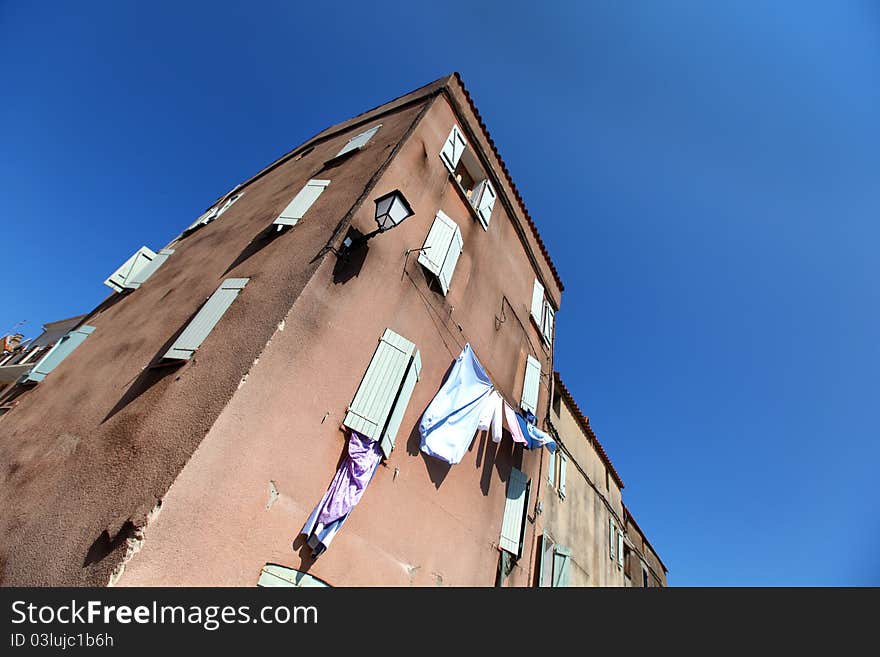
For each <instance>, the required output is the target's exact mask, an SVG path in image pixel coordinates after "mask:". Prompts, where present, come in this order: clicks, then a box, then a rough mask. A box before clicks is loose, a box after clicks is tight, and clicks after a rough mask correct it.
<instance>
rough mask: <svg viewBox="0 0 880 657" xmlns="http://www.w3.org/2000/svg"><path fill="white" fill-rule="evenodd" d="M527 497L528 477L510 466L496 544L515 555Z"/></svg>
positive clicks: (517, 554) (523, 522) (521, 530)
mask: <svg viewBox="0 0 880 657" xmlns="http://www.w3.org/2000/svg"><path fill="white" fill-rule="evenodd" d="M528 497H529V495H528V477H526V475H525V474H524V473H523V472H521V471H520V470H518V469H517V468H511V470H510V478H509V479H508V480H507V502H506V503H505V505H504V518H503V519H502V521H501V539H500V540H499V542H498V546H499V547H500V548H501V549H502V550H506V551H507V552H510V553H511V554H512V555H514V556H516V557H519V555H520V552H521V549H522V534H523V525H524V524H525V512H526V508H527V505H528Z"/></svg>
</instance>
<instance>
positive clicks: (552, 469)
mask: <svg viewBox="0 0 880 657" xmlns="http://www.w3.org/2000/svg"><path fill="white" fill-rule="evenodd" d="M545 452H546V454H547V483H549V484H550V486H552V487H553V488H556V452H551V451H550V450H545ZM560 453H561V452H560Z"/></svg>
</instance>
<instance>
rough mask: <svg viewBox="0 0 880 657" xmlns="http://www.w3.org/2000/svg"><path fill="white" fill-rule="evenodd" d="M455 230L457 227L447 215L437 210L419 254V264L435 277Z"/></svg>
mask: <svg viewBox="0 0 880 657" xmlns="http://www.w3.org/2000/svg"><path fill="white" fill-rule="evenodd" d="M457 230H458V225H457V224H456V223H455V222H454V221H453V220H452V219H451V218H450V217H449V215H447V214H446V213H445V212H443V211H442V210H439V211H438V212H437V217H436V218H435V219H434V223H433V224H431V230H429V231H428V237H427V238H425V244H424V245H423V246H422V249H423V250H422V251H420V252H419V264H421V265H424V266H425V269H427V270H428V271H429V272H431V273H432V274H434V275H435V276H439V275H440V270H441V269H443V262H444V261H445V260H446V254H447V253H448V251H449V245H450V244H452V236H453V235H455V231H457Z"/></svg>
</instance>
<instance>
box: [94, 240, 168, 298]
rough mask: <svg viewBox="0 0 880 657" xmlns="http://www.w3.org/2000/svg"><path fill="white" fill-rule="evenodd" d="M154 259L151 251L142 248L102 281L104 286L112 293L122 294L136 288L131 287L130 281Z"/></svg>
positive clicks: (154, 256)
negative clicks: (126, 290)
mask: <svg viewBox="0 0 880 657" xmlns="http://www.w3.org/2000/svg"><path fill="white" fill-rule="evenodd" d="M155 258H156V254H155V253H153V251H152V250H150V249H148V248H147V247H145V246H142V247H141V248H139V249H138V250H137V251H135V253H134V255H133V256H131V257H130V258H129V259H128V260H126V261H125V263H123V265H122V266H121V267H120V268H119V269H117V270H116V271H115V272H113V273H112V274H110V276H109V277H108V278H107V280H105V281H104V285H106V286H107V287H109V288H110V289H111V290H113V291H114V292H122V291H123V290H125V289H131V288H132V287H136V286H132V285H131V281H132V280H134V278H135V277H136V276H137V274H138V273H139V272H140V271H142V270H143V269H145V268H147V267H148V266H149V265H150V263H151V262H152V261H153V260H154V259H155Z"/></svg>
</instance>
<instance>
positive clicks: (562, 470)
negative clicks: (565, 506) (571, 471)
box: [559, 450, 568, 499]
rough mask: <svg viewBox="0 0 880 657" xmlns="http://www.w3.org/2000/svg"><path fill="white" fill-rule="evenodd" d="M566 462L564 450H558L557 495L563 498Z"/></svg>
mask: <svg viewBox="0 0 880 657" xmlns="http://www.w3.org/2000/svg"><path fill="white" fill-rule="evenodd" d="M566 464H568V457H567V456H566V455H565V452H563V451H562V450H559V497H561V498H562V499H565V466H566Z"/></svg>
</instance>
